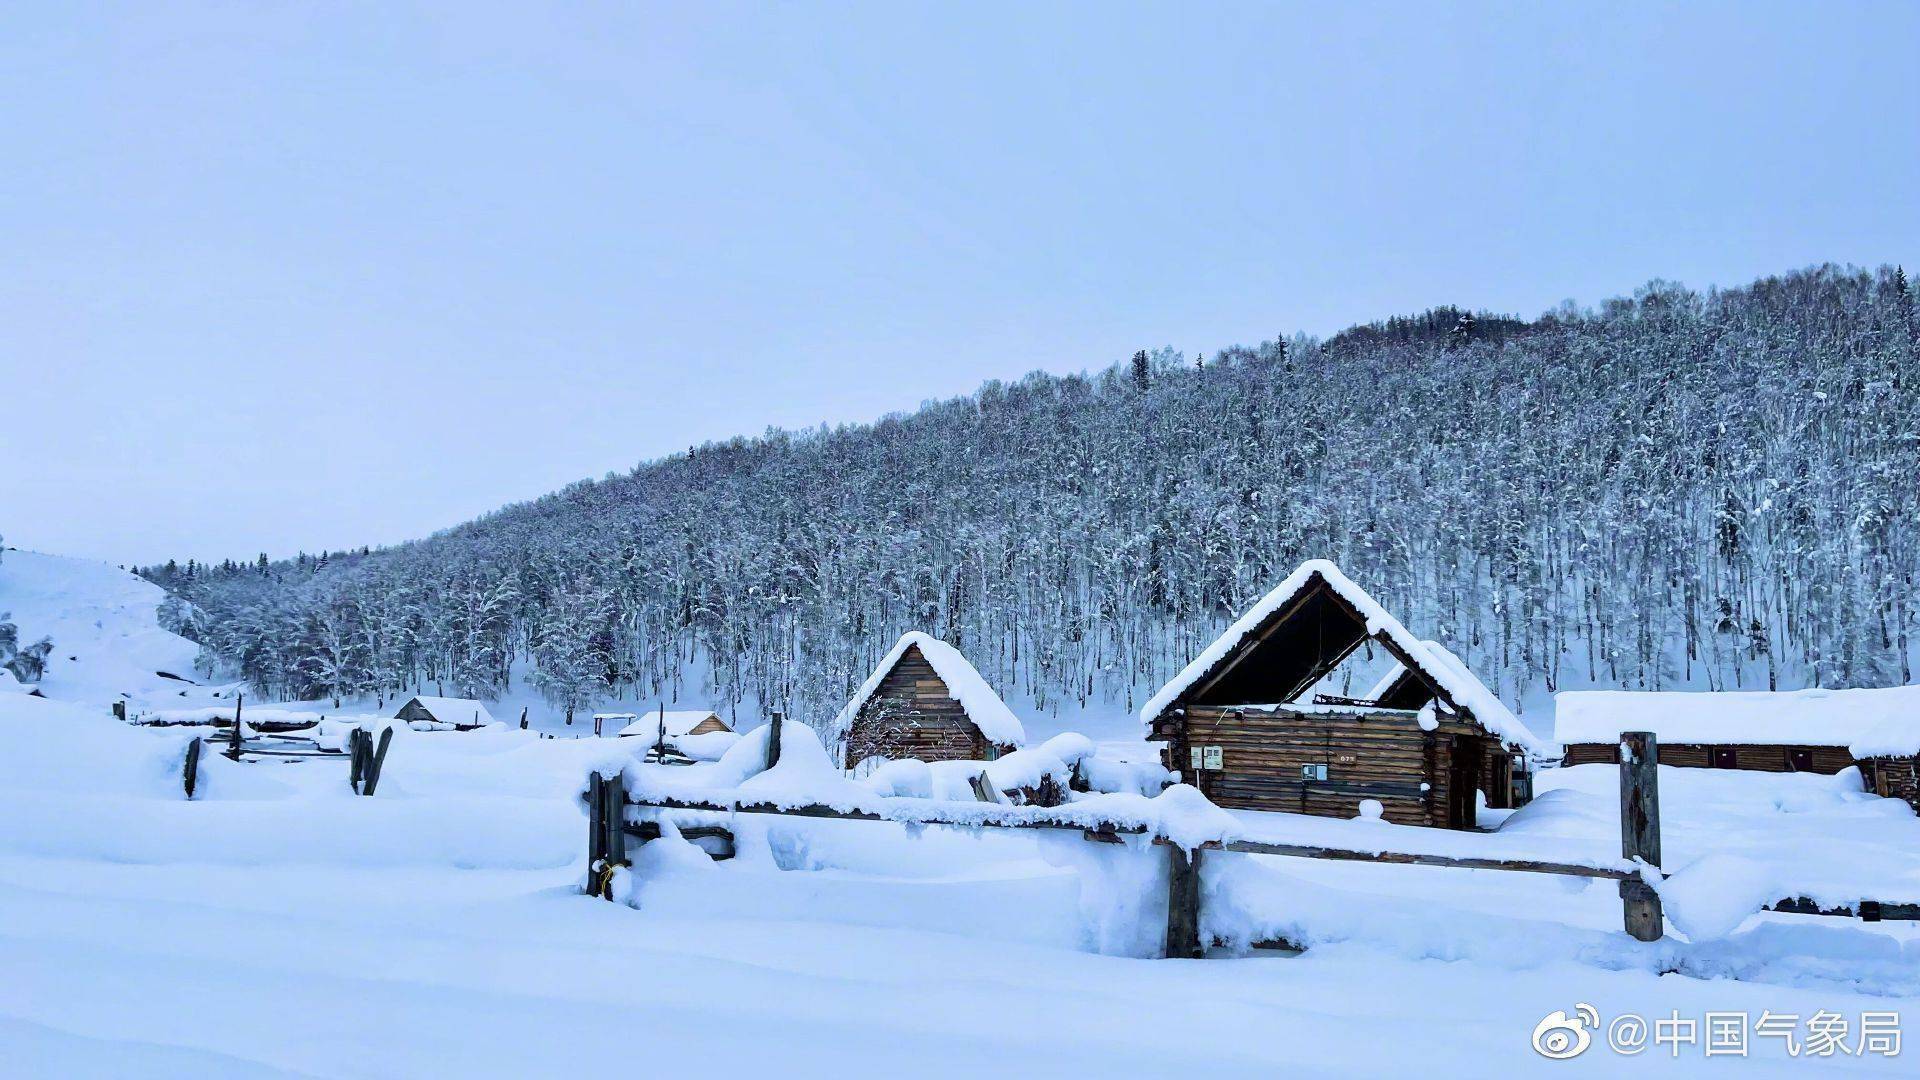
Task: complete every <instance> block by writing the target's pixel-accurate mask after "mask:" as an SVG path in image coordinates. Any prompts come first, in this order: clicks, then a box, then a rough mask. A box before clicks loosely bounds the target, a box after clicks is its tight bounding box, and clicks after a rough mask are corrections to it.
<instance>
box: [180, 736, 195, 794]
mask: <svg viewBox="0 0 1920 1080" xmlns="http://www.w3.org/2000/svg"><path fill="white" fill-rule="evenodd" d="M180 781H181V784H182V786H184V787H185V788H186V789H187V798H189V799H191V798H193V789H194V788H195V787H196V786H198V785H199V783H200V736H198V735H195V736H194V737H193V738H192V740H190V741H189V742H188V743H187V760H186V764H185V765H184V766H183V767H182V768H181V777H180Z"/></svg>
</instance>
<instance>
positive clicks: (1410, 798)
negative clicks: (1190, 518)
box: [1141, 560, 1546, 829]
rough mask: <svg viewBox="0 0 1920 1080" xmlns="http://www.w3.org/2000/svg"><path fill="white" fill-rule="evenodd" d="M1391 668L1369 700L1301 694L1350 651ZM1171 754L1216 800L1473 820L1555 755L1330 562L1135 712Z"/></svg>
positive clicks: (1507, 798) (1512, 801) (1464, 824)
mask: <svg viewBox="0 0 1920 1080" xmlns="http://www.w3.org/2000/svg"><path fill="white" fill-rule="evenodd" d="M1369 643H1371V646H1377V647H1378V648H1380V649H1382V650H1384V651H1385V652H1386V654H1387V655H1388V656H1389V657H1391V658H1392V659H1393V660H1394V661H1395V662H1396V664H1397V667H1396V668H1395V669H1394V670H1393V671H1391V672H1390V673H1389V674H1388V675H1387V677H1386V678H1384V679H1382V680H1381V681H1380V683H1379V684H1378V685H1377V686H1375V687H1374V689H1373V690H1372V691H1371V692H1370V693H1369V694H1368V695H1367V696H1365V697H1363V698H1332V697H1327V696H1325V695H1320V696H1317V697H1316V698H1315V700H1312V701H1301V700H1299V699H1300V698H1301V697H1302V696H1304V695H1306V694H1307V692H1308V691H1310V690H1311V689H1312V688H1313V687H1314V686H1315V685H1316V684H1317V683H1319V682H1320V681H1321V680H1322V679H1323V678H1325V677H1326V676H1327V675H1328V673H1329V672H1332V671H1333V670H1334V669H1336V668H1337V667H1339V666H1340V665H1341V664H1342V663H1343V662H1345V661H1346V660H1347V659H1348V658H1349V657H1351V656H1352V655H1353V653H1354V652H1355V650H1357V649H1360V648H1362V647H1363V646H1369ZM1141 719H1142V721H1143V722H1144V723H1145V724H1146V727H1147V738H1148V739H1150V740H1155V741H1160V742H1164V743H1166V744H1167V746H1166V749H1165V750H1164V751H1163V757H1162V760H1163V762H1164V763H1165V764H1166V766H1167V767H1168V768H1169V769H1172V770H1174V771H1175V772H1177V773H1179V774H1180V776H1181V778H1182V780H1184V781H1185V782H1187V783H1191V784H1194V785H1195V786H1197V787H1199V788H1200V790H1201V791H1203V792H1205V793H1206V795H1207V797H1208V798H1210V799H1212V800H1213V801H1214V802H1215V803H1218V804H1219V805H1221V806H1226V807H1233V808H1238V809H1247V810H1273V811H1286V812H1292V813H1304V814H1319V815H1323V816H1328V817H1354V816H1356V814H1357V813H1359V811H1360V808H1361V804H1362V803H1363V801H1365V800H1368V799H1372V800H1376V801H1378V802H1379V803H1380V806H1381V810H1382V817H1384V818H1385V819H1386V820H1388V821H1392V822H1397V823H1400V824H1406V825H1430V826H1437V827H1441V828H1453V829H1470V828H1474V827H1476V818H1477V813H1478V806H1479V796H1480V793H1482V792H1484V793H1485V795H1486V801H1487V804H1488V805H1489V806H1493V807H1510V806H1513V805H1516V803H1517V802H1518V801H1519V792H1518V788H1519V784H1518V778H1517V776H1516V773H1524V772H1525V769H1526V764H1525V763H1526V761H1527V755H1529V754H1538V753H1540V752H1541V751H1543V750H1544V749H1546V747H1545V744H1542V743H1540V742H1538V741H1537V740H1535V739H1534V737H1533V735H1532V733H1531V732H1529V731H1528V730H1527V729H1526V727H1525V726H1524V725H1523V724H1521V722H1520V721H1519V719H1518V718H1517V717H1515V716H1514V714H1513V712H1512V711H1511V710H1509V709H1508V708H1507V707H1506V706H1505V705H1503V704H1502V703H1501V702H1500V700H1499V699H1498V698H1497V697H1495V696H1494V694H1493V693H1492V692H1491V691H1489V690H1488V689H1487V688H1486V686H1485V685H1484V684H1482V683H1481V682H1480V680H1479V679H1477V678H1475V677H1474V675H1473V674H1472V672H1470V671H1468V670H1467V668H1466V666H1465V665H1464V664H1462V663H1460V661H1459V660H1458V659H1457V658H1455V657H1454V656H1453V654H1452V653H1450V652H1447V651H1446V650H1445V649H1443V648H1440V647H1439V646H1438V645H1436V644H1433V643H1431V642H1425V641H1422V640H1420V639H1419V638H1417V637H1415V636H1414V635H1413V634H1412V633H1411V632H1409V631H1408V630H1407V628H1406V627H1405V626H1403V625H1401V623H1400V622H1399V620H1397V619H1395V618H1394V617H1393V616H1392V615H1390V614H1388V613H1387V612H1386V611H1385V609H1383V608H1381V607H1380V605H1379V604H1378V603H1376V602H1375V601H1374V600H1373V598H1372V597H1370V596H1368V595H1367V594H1366V592H1365V591H1364V590H1362V589H1361V588H1360V587H1359V586H1358V585H1356V584H1354V583H1353V582H1352V581H1351V580H1350V579H1348V578H1347V577H1346V575H1344V574H1342V573H1341V572H1340V570H1339V569H1338V568H1337V567H1335V566H1334V565H1333V564H1332V563H1329V562H1325V561H1322V560H1314V561H1312V562H1308V563H1306V564H1304V565H1302V566H1301V567H1300V569H1298V570H1296V571H1294V573H1293V574H1292V575H1291V576H1289V577H1288V578H1287V580H1286V581H1284V582H1282V583H1281V584H1280V586H1279V587H1278V588H1276V589H1274V590H1273V591H1272V592H1270V593H1268V594H1267V595H1266V597H1264V598H1263V599H1262V600H1261V601H1260V602H1259V603H1257V604H1255V605H1254V606H1253V608H1252V609H1251V610H1249V611H1248V612H1247V613H1246V614H1245V615H1243V616H1241V618H1240V619H1239V621H1237V622H1235V623H1234V624H1233V625H1232V626H1231V627H1229V628H1228V629H1227V632H1226V633H1225V634H1222V635H1221V636H1220V638H1219V639H1218V640H1217V641H1215V642H1214V643H1213V644H1212V645H1211V646H1209V647H1208V648H1207V649H1206V651H1204V652H1202V653H1201V654H1200V656H1199V657H1197V658H1196V659H1195V660H1194V661H1193V662H1192V663H1191V664H1189V665H1187V667H1186V669H1185V670H1183V671H1182V672H1181V673H1180V674H1179V675H1177V676H1175V677H1174V679H1173V681H1172V682H1170V683H1168V684H1167V685H1166V686H1165V687H1163V688H1162V689H1161V691H1160V692H1159V693H1158V694H1156V695H1155V696H1154V698H1153V699H1152V700H1151V701H1149V702H1148V703H1147V705H1146V707H1145V708H1143V709H1142V710H1141Z"/></svg>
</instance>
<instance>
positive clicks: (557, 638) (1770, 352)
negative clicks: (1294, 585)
mask: <svg viewBox="0 0 1920 1080" xmlns="http://www.w3.org/2000/svg"><path fill="white" fill-rule="evenodd" d="M1916 361H1920V317H1917V316H1916V313H1915V304H1914V298H1913V297H1912V296H1911V295H1910V290H1909V288H1908V286H1907V283H1906V280H1905V278H1904V276H1903V275H1901V274H1900V273H1899V272H1898V271H1894V270H1884V271H1881V272H1879V273H1866V272H1861V271H1856V270H1842V269H1837V268H1831V267H1828V268H1822V269H1818V270H1810V271H1806V272H1802V273H1796V274H1791V275H1788V276H1785V277H1780V278H1768V279H1765V280H1762V281H1758V282H1755V283H1754V284H1752V285H1750V286H1748V287H1745V288H1740V289H1733V290H1727V291H1722V292H1716V293H1712V294H1704V295H1703V294H1699V293H1695V292H1690V291H1688V290H1686V289H1683V288H1680V287H1678V286H1671V285H1666V284H1655V285H1652V286H1649V287H1647V288H1645V289H1642V290H1641V291H1640V292H1639V293H1638V294H1637V295H1635V296H1634V297H1633V298H1631V299H1618V300H1613V301H1609V302H1607V303H1605V304H1604V305H1602V306H1601V307H1600V308H1599V309H1598V310H1594V311H1577V310H1573V309H1572V308H1568V309H1565V310H1561V311H1556V312H1554V313H1552V314H1549V315H1547V316H1544V317H1542V318H1540V319H1538V320H1535V321H1532V322H1525V321H1517V320H1510V319H1497V318H1493V317H1490V316H1467V315H1463V313H1461V312H1458V311H1453V310H1450V309H1445V310H1441V311H1437V312H1432V313H1428V314H1427V315H1424V316H1416V317H1412V318H1402V319H1394V320H1390V321H1387V322H1383V323H1379V324H1374V325H1372V326H1366V327H1357V328H1355V329H1353V330H1351V331H1347V332H1344V333H1342V334H1339V335H1337V336H1335V337H1333V338H1331V339H1329V340H1327V341H1325V342H1316V341H1311V340H1307V339H1304V338H1297V339H1294V340H1292V341H1287V342H1284V343H1283V342H1269V343H1266V344H1262V345H1260V346H1258V347H1250V348H1231V349H1226V350H1223V351H1221V352H1219V353H1217V354H1214V355H1209V356H1207V357H1205V358H1204V360H1202V359H1198V358H1188V357H1182V356H1180V355H1179V354H1176V353H1172V352H1171V351H1168V350H1162V351H1160V352H1157V353H1154V354H1151V355H1149V356H1144V357H1137V358H1135V359H1134V360H1132V361H1125V360H1123V361H1122V362H1121V363H1118V364H1116V365H1115V366H1114V367H1112V368H1109V369H1107V370H1105V371H1102V372H1100V373H1098V374H1096V375H1092V376H1085V375H1069V376H1052V375H1044V374H1034V375H1030V376H1028V377H1026V378H1024V379H1021V380H1020V381H1018V382H1014V383H999V382H993V383H989V384H987V385H986V386H984V387H982V388H981V390H980V391H979V392H978V393H976V394H974V395H972V396H970V397H965V398H960V399H956V400H952V401H946V402H941V403H938V404H930V405H927V406H925V407H923V408H922V409H920V410H919V411H917V412H915V413H912V414H911V415H904V416H891V417H887V418H885V419H883V420H881V421H879V422H878V423H873V424H862V425H855V426H848V427H842V428H840V429H838V430H833V431H826V430H822V431H818V432H806V433H784V432H781V433H774V434H770V435H767V436H764V437H760V438H752V439H746V438H742V439H735V440H733V441H731V442H727V443H724V444H717V445H709V446H704V447H700V448H697V449H696V450H694V451H692V452H690V453H688V454H683V455H676V456H674V457H671V458H667V459H665V460H661V461H657V462H653V463H651V464H647V465H643V466H641V467H640V468H638V469H636V470H634V471H633V472H632V473H631V474H629V475H626V476H618V477H612V478H609V479H606V480H602V481H597V482H583V483H579V484H575V485H573V486H572V487H569V488H567V489H566V490H564V491H561V492H559V493H557V494H554V495H550V496H548V497H546V498H542V499H539V500H536V501H534V502H531V503H526V504H523V505H517V506H512V507H509V508H507V509H505V510H502V511H500V512H498V513H495V514H493V515H491V516H489V517H486V518H483V519H480V520H478V521H475V522H471V523H469V524H466V525H462V526H460V527H458V528H455V529H453V530H451V531H449V532H446V533H443V534H440V535H437V536H435V537H433V538H431V539H428V540H424V541H421V542H418V543H414V544H409V545H406V546H403V547H399V548H394V549H389V550H381V551H374V552H363V553H358V554H354V555H331V556H326V557H322V558H319V559H310V558H306V557H302V558H301V559H300V560H297V561H293V562H284V563H273V564H264V563H259V564H256V563H243V564H231V563H230V564H227V565H225V566H222V567H200V566H191V565H190V566H189V567H184V568H181V567H171V566H170V567H168V568H150V569H149V570H148V571H147V573H148V574H149V576H151V577H152V578H153V579H154V580H156V581H158V582H160V583H161V584H163V585H165V586H167V587H168V588H169V589H171V590H173V591H175V592H176V593H178V594H180V595H182V596H184V597H186V598H187V599H189V600H191V601H192V607H191V613H190V614H179V615H178V616H177V617H178V618H180V619H181V620H182V621H183V622H185V623H186V626H185V627H184V632H186V633H187V634H188V635H189V636H191V637H194V638H195V639H197V640H199V641H201V642H202V643H203V644H204V645H205V646H206V647H207V648H208V649H209V650H210V651H211V652H212V653H214V654H217V655H218V656H220V657H223V658H225V659H227V660H230V661H231V662H233V663H235V664H237V665H238V666H239V667H240V669H241V671H242V672H243V673H244V674H245V676H246V677H247V678H249V679H251V680H252V681H253V682H254V683H255V684H256V685H257V686H258V687H259V688H260V689H262V690H263V691H267V692H273V693H279V694H285V695H290V696H302V697H318V696H325V695H329V694H333V693H339V694H353V693H361V692H370V691H373V690H378V689H398V688H402V687H412V686H414V685H416V684H424V685H428V686H438V687H441V688H444V689H445V690H446V691H447V692H454V691H456V690H457V691H458V692H460V693H469V692H471V693H477V694H480V695H489V694H491V693H493V692H496V691H497V690H498V689H499V688H500V687H502V686H503V685H505V683H506V680H508V678H509V673H510V671H511V673H512V677H513V678H515V679H519V678H529V679H533V680H535V681H536V682H537V683H538V684H539V685H540V687H541V688H542V690H543V691H545V692H546V693H547V694H548V695H549V697H550V698H551V699H552V700H554V701H555V702H556V703H559V704H562V705H564V704H566V703H568V702H571V701H584V700H587V699H591V698H598V697H602V696H605V695H607V694H610V693H639V694H652V693H655V692H658V691H659V690H661V689H662V688H672V687H674V686H675V684H676V682H678V681H679V680H683V679H685V680H688V682H686V683H684V684H681V685H679V687H678V689H679V692H680V693H681V694H682V696H691V697H694V698H696V699H710V700H712V701H713V702H715V703H723V702H735V703H738V702H742V701H745V702H747V703H748V704H749V705H752V704H763V705H766V706H769V707H785V708H788V709H789V710H791V711H793V712H794V713H796V714H797V715H799V716H800V717H803V718H805V719H808V720H810V721H815V722H819V721H822V720H824V719H826V718H828V717H831V716H832V714H833V713H834V711H835V710H836V709H837V708H838V706H839V704H840V703H841V702H842V701H844V700H845V697H846V695H847V694H848V693H850V692H851V691H852V689H853V688H854V687H855V686H856V685H857V684H858V683H859V681H860V680H861V679H862V678H863V677H864V676H865V675H866V673H867V671H868V670H869V668H870V666H871V665H872V664H873V663H874V662H875V660H876V659H877V657H878V656H879V655H880V654H882V653H884V652H885V650H886V649H887V648H888V646H890V645H891V644H892V643H893V641H894V640H895V638H896V637H897V636H898V635H899V634H900V633H901V632H902V631H903V630H907V629H920V630H927V631H931V632H932V633H934V634H936V635H938V636H940V637H943V638H945V639H947V640H948V641H951V642H953V643H955V644H957V645H959V646H960V647H961V648H962V649H964V650H965V651H966V653H967V655H968V656H969V657H971V658H972V659H973V660H974V661H975V663H976V664H977V665H978V666H979V667H980V669H981V670H982V671H983V672H984V673H985V674H986V676H987V677H988V678H989V679H990V680H991V681H993V682H994V683H995V684H996V685H997V686H998V687H1000V688H1001V689H1002V691H1003V692H1005V693H1008V694H1009V696H1011V697H1015V698H1016V699H1018V698H1031V699H1033V700H1034V701H1035V702H1037V704H1038V705H1039V707H1041V708H1048V707H1051V706H1053V705H1055V704H1058V703H1079V702H1105V703H1110V704H1111V705H1113V706H1114V707H1116V708H1117V707H1119V706H1121V705H1126V706H1128V707H1131V706H1133V705H1134V704H1135V703H1137V702H1138V701H1139V700H1141V698H1142V697H1143V696H1144V695H1145V694H1146V693H1150V692H1151V690H1152V689H1153V688H1155V687H1157V686H1158V685H1159V684H1160V683H1161V682H1162V681H1163V680H1164V679H1166V678H1167V677H1168V676H1169V675H1171V674H1172V673H1173V672H1175V671H1177V670H1179V668H1180V667H1181V666H1182V665H1183V664H1184V663H1185V662H1186V661H1187V660H1188V659H1189V658H1190V657H1191V656H1192V655H1193V654H1194V653H1195V652H1196V651H1197V650H1198V649H1200V648H1201V647H1203V646H1204V644H1205V643H1206V642H1208V641H1209V640H1211V639H1212V638H1213V637H1214V636H1215V635H1216V633H1217V632H1218V631H1219V630H1220V629H1221V628H1222V627H1223V625H1224V624H1225V623H1227V622H1228V621H1230V620H1232V619H1233V618H1234V617H1235V616H1236V615H1237V614H1238V612H1239V611H1240V610H1241V609H1242V607H1243V606H1245V605H1246V604H1247V603H1248V602H1249V601H1251V600H1252V599H1254V598H1256V597H1257V596H1259V595H1260V594H1261V593H1262V592H1264V591H1265V590H1266V589H1267V588H1269V587H1271V586H1272V585H1273V584H1275V583H1276V582H1277V581H1279V580H1280V578H1281V577H1283V576H1284V575H1285V574H1286V573H1287V572H1288V571H1289V570H1290V569H1291V568H1292V567H1293V566H1295V565H1296V564H1297V563H1299V562H1300V561H1301V560H1302V559H1305V558H1309V557H1314V556H1324V557H1327V558H1331V559H1333V560H1335V561H1336V562H1338V563H1339V564H1340V565H1341V566H1342V567H1343V568H1345V569H1346V570H1347V571H1348V573H1349V574H1350V575H1351V576H1352V577H1354V578H1355V579H1356V580H1357V581H1359V582H1361V583H1362V584H1363V585H1365V586H1366V587H1367V588H1368V589H1370V590H1372V591H1373V592H1374V593H1375V595H1376V596H1378V597H1379V598H1380V599H1381V600H1382V601H1383V602H1384V603H1386V604H1387V605H1388V606H1389V607H1392V608H1395V609H1396V610H1398V611H1399V612H1400V613H1401V614H1402V618H1403V619H1404V620H1405V621H1406V622H1407V623H1408V624H1409V625H1410V626H1412V627H1414V628H1415V629H1416V630H1417V631H1419V632H1422V633H1428V634H1433V635H1435V636H1437V637H1439V638H1441V639H1443V640H1444V641H1445V642H1446V643H1447V644H1448V645H1449V646H1450V647H1451V648H1453V649H1454V650H1455V651H1456V652H1459V653H1460V654H1462V656H1463V657H1464V658H1465V659H1466V660H1467V661H1468V662H1469V663H1470V664H1472V665H1473V666H1475V668H1476V669H1477V670H1478V671H1479V672H1480V673H1481V674H1482V676H1483V677H1484V678H1486V679H1487V680H1488V682H1489V683H1493V684H1496V688H1497V690H1498V691H1499V692H1500V693H1501V694H1502V695H1503V696H1505V697H1507V698H1508V699H1510V700H1517V699H1519V698H1520V697H1522V696H1523V695H1525V696H1532V695H1535V694H1537V693H1538V692H1539V691H1540V690H1542V689H1543V688H1544V689H1551V688H1553V687H1554V686H1556V685H1560V684H1562V683H1570V684H1579V685H1589V684H1599V685H1620V686H1635V687H1639V686H1645V687H1660V686H1671V685H1675V684H1686V685H1696V686H1702V687H1706V686H1712V687H1724V686H1733V685H1742V686H1749V687H1767V686H1772V685H1778V686H1780V687H1788V686H1798V685H1808V684H1816V683H1817V684H1820V685H1841V684H1845V685H1869V684H1888V683H1896V682H1906V681H1910V679H1911V674H1912V673H1911V672H1910V670H1909V667H1908V665H1909V660H1908V658H1909V657H1910V655H1911V652H1910V650H1909V648H1908V640H1909V636H1910V635H1912V634H1913V632H1914V623H1915V615H1914V611H1913V604H1914V600H1915V594H1914V581H1915V575H1916V573H1917V572H1920V367H1917V365H1916Z"/></svg>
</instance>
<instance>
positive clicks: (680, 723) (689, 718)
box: [620, 709, 732, 739]
mask: <svg viewBox="0 0 1920 1080" xmlns="http://www.w3.org/2000/svg"><path fill="white" fill-rule="evenodd" d="M621 719H632V720H633V723H631V724H628V725H627V726H626V727H623V728H621V729H620V734H621V735H641V736H645V737H647V738H654V737H656V736H658V735H659V734H660V728H661V726H662V725H663V724H664V725H665V726H666V733H667V738H669V739H677V738H679V737H680V736H682V735H685V734H687V733H688V732H690V731H692V730H693V729H694V728H697V727H699V726H700V725H701V724H704V723H706V722H707V721H708V720H709V719H712V720H719V721H720V726H721V727H726V726H727V722H726V721H725V720H720V714H719V713H717V712H714V711H713V710H712V709H668V710H667V711H665V712H661V711H659V710H657V709H656V710H654V711H653V712H650V713H643V714H640V715H639V716H638V717H637V718H636V717H635V714H633V713H627V714H625V716H623V717H621ZM728 730H732V729H731V728H728Z"/></svg>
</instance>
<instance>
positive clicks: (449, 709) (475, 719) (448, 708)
mask: <svg viewBox="0 0 1920 1080" xmlns="http://www.w3.org/2000/svg"><path fill="white" fill-rule="evenodd" d="M416 701H417V702H419V703H420V707H421V708H423V709H425V710H427V713H428V715H430V716H432V717H433V718H434V719H435V720H438V721H440V722H441V723H443V724H491V723H493V714H492V713H490V712H488V711H487V707H486V705H485V704H483V703H481V702H479V701H476V700H474V699H473V698H457V697H411V698H408V699H407V700H406V701H405V702H403V703H402V704H401V706H400V708H399V709H398V710H395V712H394V714H393V715H394V716H396V717H398V716H399V715H400V713H401V712H403V711H405V709H406V707H407V706H408V705H411V704H413V703H414V702H416Z"/></svg>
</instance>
